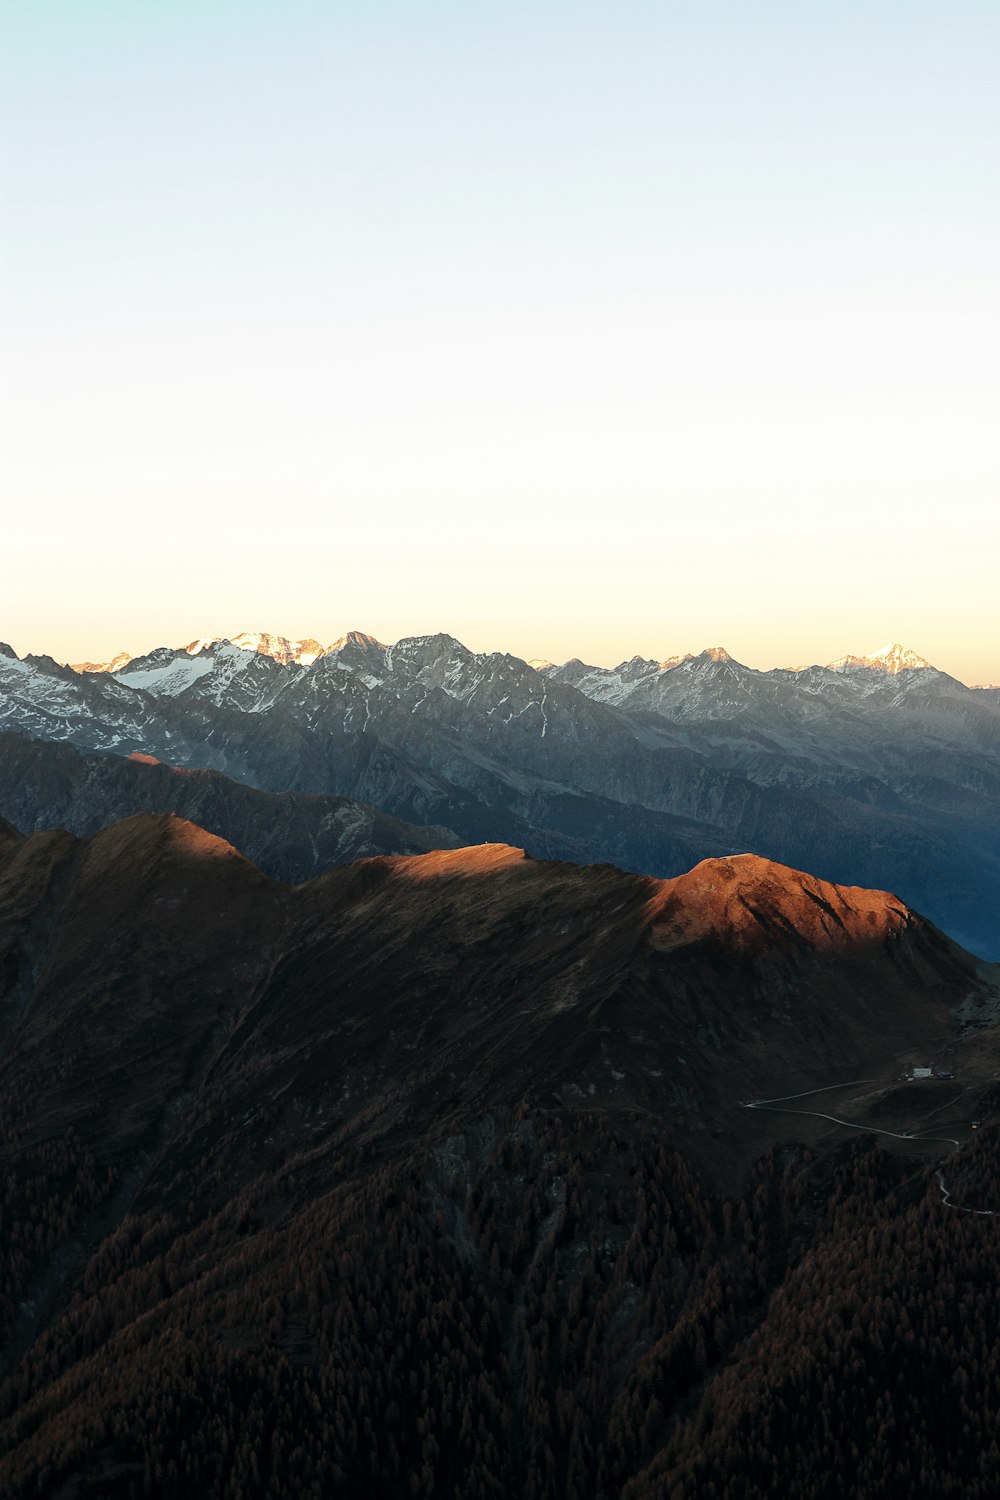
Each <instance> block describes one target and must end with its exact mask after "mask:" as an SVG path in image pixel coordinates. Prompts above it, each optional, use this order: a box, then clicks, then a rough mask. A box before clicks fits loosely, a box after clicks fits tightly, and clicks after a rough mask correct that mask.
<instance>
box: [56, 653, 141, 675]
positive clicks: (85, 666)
mask: <svg viewBox="0 0 1000 1500" xmlns="http://www.w3.org/2000/svg"><path fill="white" fill-rule="evenodd" d="M131 660H132V655H131V653H130V652H128V651H119V653H118V655H117V656H113V657H112V658H111V660H110V661H74V662H71V663H70V665H71V667H72V669H73V671H74V672H120V671H121V669H122V667H127V666H128V664H129V662H130V661H131Z"/></svg>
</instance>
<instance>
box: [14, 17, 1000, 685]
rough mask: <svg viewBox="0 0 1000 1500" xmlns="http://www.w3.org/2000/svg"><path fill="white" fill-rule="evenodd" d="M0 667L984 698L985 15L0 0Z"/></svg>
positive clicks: (989, 586) (993, 462)
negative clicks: (851, 658) (906, 649)
mask: <svg viewBox="0 0 1000 1500" xmlns="http://www.w3.org/2000/svg"><path fill="white" fill-rule="evenodd" d="M2 14H3V21H2V28H0V55H2V62H0V93H2V96H3V104H2V111H3V115H2V121H0V125H2V139H3V146H2V151H3V161H2V169H3V183H2V195H3V204H2V226H3V227H2V229H0V285H2V309H0V316H2V326H0V339H2V348H3V353H2V366H3V385H4V392H3V421H4V440H3V453H2V481H3V501H2V505H3V510H2V517H0V520H2V526H0V559H2V560H0V638H6V639H8V640H10V641H11V643H12V644H13V645H14V647H15V649H17V650H18V651H19V652H21V653H22V654H23V653H25V652H27V651H48V652H50V653H51V654H53V655H55V656H56V657H58V658H59V659H71V660H75V659H78V658H80V657H91V658H94V657H102V656H105V655H110V654H112V653H113V652H114V651H117V650H118V649H121V648H123V647H124V648H127V649H130V650H131V651H133V652H137V651H140V650H145V649H148V648H149V647H150V646H152V645H154V644H158V643H162V642H167V643H171V644H176V643H179V642H181V641H184V640H187V639H190V638H191V637H193V636H196V635H199V634H231V633H235V632H237V631H240V630H247V629H266V630H272V631H277V632H282V633H285V634H288V635H313V636H318V637H319V638H320V639H321V640H323V641H324V642H328V641H330V640H333V639H334V638H335V637H337V636H338V635H340V634H342V633H343V632H344V631H345V630H348V629H352V628H358V629H364V630H368V631H371V632H372V633H374V634H376V635H378V636H380V637H381V638H382V639H387V640H393V639H396V638H397V637H398V636H400V635H406V634H417V633H424V632H427V631H432V630H438V629H442V630H448V631H450V632H451V633H453V634H455V635H457V636H459V637H460V638H461V639H463V640H464V641H465V642H466V643H467V644H468V645H470V646H473V647H475V648H478V649H506V650H511V651H514V652H516V653H518V654H520V655H525V656H548V657H551V658H553V659H556V660H561V659H563V658H564V657H566V656H569V655H579V656H583V657H585V658H587V659H589V660H591V661H596V662H601V663H613V662H615V661H617V660H620V659H621V658H623V657H625V656H630V655H632V654H633V653H634V652H641V653H642V654H644V655H651V656H666V655H669V654H672V653H674V652H677V651H681V650H687V649H693V650H697V649H700V648H701V647H702V646H705V645H715V644H720V645H724V646H726V647H727V648H728V649H729V650H730V651H731V652H732V653H733V654H734V655H736V656H738V657H739V658H740V659H742V660H744V661H747V662H749V663H751V664H752V665H756V666H770V665H775V664H788V663H798V662H802V661H809V660H819V661H825V660H828V659H830V658H831V657H834V656H837V655H840V654H842V653H844V652H846V651H864V650H868V649H871V648H873V647H875V646H878V645H881V644H882V643H883V642H885V641H886V640H890V639H901V640H903V641H904V642H905V643H906V644H908V645H910V646H912V647H913V648H914V649H916V650H918V651H920V652H921V653H922V654H923V655H925V656H928V657H929V658H930V659H931V660H933V661H934V662H935V663H936V664H937V665H939V666H942V667H945V668H947V669H948V670H951V671H953V672H955V673H956V675H958V676H960V677H963V678H964V679H965V680H966V681H979V680H984V679H988V680H993V681H1000V630H998V628H997V626H998V606H997V596H998V592H1000V591H998V588H997V573H998V567H997V564H998V552H1000V548H998V542H1000V422H998V416H1000V399H998V398H1000V305H998V304H1000V297H998V279H997V267H998V266H1000V234H998V229H1000V193H998V184H1000V144H998V143H1000V91H998V89H997V87H996V66H997V58H998V56H1000V6H997V4H996V3H995V0H989V3H987V0H982V3H970V0H951V3H937V4H928V3H922V0H906V3H902V0H900V3H890V0H881V3H880V0H864V3H855V0H846V3H843V0H842V3H840V4H837V5H832V4H819V3H813V0H794V3H787V4H779V3H772V0H758V3H755V4H753V5H749V4H746V3H744V0H738V3H722V0H698V3H695V0H688V3H674V4H672V3H669V0H655V3H639V0H618V3H617V4H614V5H610V4H607V3H606V0H602V3H601V4H593V3H589V0H573V3H546V0H534V3H531V4H526V3H523V0H505V3H503V4H500V3H493V0H491V3H476V0H462V3H451V4H445V3H419V0H406V3H402V0H400V3H389V0H385V3H382V0H367V3H354V4H338V3H336V0H315V3H307V0H264V3H260V0H258V3H254V0H241V3H239V4H236V3H232V4H230V3H223V0H198V3H191V0H169V3H167V0H143V3H136V0H119V3H102V0H32V3H30V4H29V3H21V0H7V4H6V6H5V7H4V9H3V13H2Z"/></svg>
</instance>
